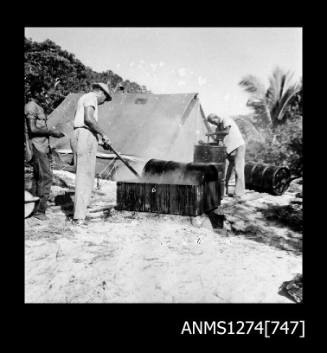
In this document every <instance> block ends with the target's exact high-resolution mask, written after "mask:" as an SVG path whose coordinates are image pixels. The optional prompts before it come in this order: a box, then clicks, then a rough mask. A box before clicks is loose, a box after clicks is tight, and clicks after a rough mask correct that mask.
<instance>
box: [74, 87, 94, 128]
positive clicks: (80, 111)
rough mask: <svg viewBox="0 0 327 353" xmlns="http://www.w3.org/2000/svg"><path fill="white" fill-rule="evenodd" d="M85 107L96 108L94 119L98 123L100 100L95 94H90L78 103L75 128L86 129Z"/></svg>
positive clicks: (81, 98)
mask: <svg viewBox="0 0 327 353" xmlns="http://www.w3.org/2000/svg"><path fill="white" fill-rule="evenodd" d="M85 107H93V108H94V115H93V117H94V119H95V120H96V121H98V100H97V97H96V94H95V93H94V92H89V93H86V94H83V95H82V96H81V97H80V98H79V100H78V102H77V107H76V111H75V117H74V127H83V126H85V127H86V125H85V123H84V108H85Z"/></svg>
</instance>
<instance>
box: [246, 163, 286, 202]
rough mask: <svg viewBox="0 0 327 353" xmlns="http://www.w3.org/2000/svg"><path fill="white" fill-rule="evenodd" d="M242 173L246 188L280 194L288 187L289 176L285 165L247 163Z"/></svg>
mask: <svg viewBox="0 0 327 353" xmlns="http://www.w3.org/2000/svg"><path fill="white" fill-rule="evenodd" d="M244 174H245V187H246V188H247V189H251V190H255V191H258V192H267V193H269V194H272V195H282V194H283V193H284V192H285V191H286V190H287V189H288V187H289V184H290V177H291V174H290V171H289V169H288V168H287V167H281V166H271V165H268V164H259V163H258V164H256V163H247V164H246V165H245V169H244Z"/></svg>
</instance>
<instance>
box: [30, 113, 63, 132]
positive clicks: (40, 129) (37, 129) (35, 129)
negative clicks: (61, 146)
mask: <svg viewBox="0 0 327 353" xmlns="http://www.w3.org/2000/svg"><path fill="white" fill-rule="evenodd" d="M27 118H28V119H27V123H28V127H29V129H30V132H31V134H32V135H33V136H53V137H63V136H64V134H63V133H61V132H59V131H57V130H54V129H48V128H46V127H37V126H36V119H35V118H34V117H29V116H27Z"/></svg>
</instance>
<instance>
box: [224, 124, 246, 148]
mask: <svg viewBox="0 0 327 353" xmlns="http://www.w3.org/2000/svg"><path fill="white" fill-rule="evenodd" d="M222 120H223V125H224V128H226V127H227V126H229V125H230V126H231V128H230V130H229V134H228V135H227V136H226V137H225V138H224V144H225V146H226V152H227V153H228V154H229V153H231V152H233V151H234V150H235V149H236V148H238V147H240V146H242V145H245V141H244V138H243V136H242V134H241V131H240V129H239V127H238V126H237V124H236V123H235V121H234V119H232V118H227V117H224V118H222Z"/></svg>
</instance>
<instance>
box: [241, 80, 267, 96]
mask: <svg viewBox="0 0 327 353" xmlns="http://www.w3.org/2000/svg"><path fill="white" fill-rule="evenodd" d="M239 85H240V86H241V87H242V88H244V90H245V91H246V92H248V93H251V94H252V95H254V96H256V97H263V96H264V95H265V92H266V88H265V86H264V84H263V83H262V82H261V81H260V80H259V79H258V78H257V77H255V76H253V75H248V76H246V77H244V78H243V79H242V80H241V81H240V82H239Z"/></svg>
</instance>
